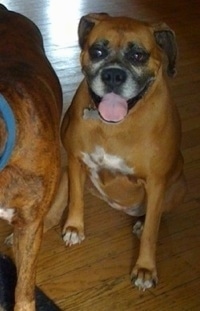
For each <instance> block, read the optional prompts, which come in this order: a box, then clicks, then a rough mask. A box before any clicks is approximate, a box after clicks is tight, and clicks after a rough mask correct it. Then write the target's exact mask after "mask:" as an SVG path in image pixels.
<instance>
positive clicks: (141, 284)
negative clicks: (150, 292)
mask: <svg viewBox="0 0 200 311" xmlns="http://www.w3.org/2000/svg"><path fill="white" fill-rule="evenodd" d="M135 286H137V287H138V288H139V289H142V290H143V291H145V290H146V289H148V288H151V287H152V286H153V281H152V280H146V281H144V280H143V279H141V278H138V279H136V280H135Z"/></svg>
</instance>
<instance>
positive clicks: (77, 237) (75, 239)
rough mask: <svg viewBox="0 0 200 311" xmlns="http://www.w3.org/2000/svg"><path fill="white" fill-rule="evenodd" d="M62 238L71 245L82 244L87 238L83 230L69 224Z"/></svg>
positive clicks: (67, 244)
mask: <svg viewBox="0 0 200 311" xmlns="http://www.w3.org/2000/svg"><path fill="white" fill-rule="evenodd" d="M62 238H63V241H64V242H65V244H66V246H71V245H75V244H80V243H81V242H82V241H83V240H84V239H85V235H84V232H83V231H82V230H78V229H77V228H75V227H73V226H68V227H66V228H65V229H64V230H63V234H62Z"/></svg>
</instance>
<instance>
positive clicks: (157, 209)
mask: <svg viewBox="0 0 200 311" xmlns="http://www.w3.org/2000/svg"><path fill="white" fill-rule="evenodd" d="M146 190H147V196H148V202H147V211H146V217H145V223H144V228H143V232H142V235H141V242H140V252H139V257H138V260H137V262H136V265H135V267H134V268H133V270H132V273H131V278H132V282H133V283H134V285H135V286H137V287H138V288H139V289H142V290H145V289H147V288H150V287H152V286H155V285H156V284H157V281H158V278H157V269H156V258H155V257H156V244H157V237H158V231H159V225H160V219H161V215H162V211H163V202H164V195H165V185H164V184H163V181H157V182H155V181H153V182H152V181H151V182H150V183H149V184H147V189H146Z"/></svg>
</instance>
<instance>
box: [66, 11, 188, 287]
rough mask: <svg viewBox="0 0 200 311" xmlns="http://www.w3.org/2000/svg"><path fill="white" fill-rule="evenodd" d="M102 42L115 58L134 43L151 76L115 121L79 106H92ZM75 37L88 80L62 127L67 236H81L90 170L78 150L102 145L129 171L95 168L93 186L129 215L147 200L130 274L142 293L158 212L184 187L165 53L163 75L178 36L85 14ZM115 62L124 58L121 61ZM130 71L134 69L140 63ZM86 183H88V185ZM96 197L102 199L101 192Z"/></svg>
mask: <svg viewBox="0 0 200 311" xmlns="http://www.w3.org/2000/svg"><path fill="white" fill-rule="evenodd" d="M102 39H104V40H105V41H106V42H107V41H108V42H109V53H111V52H110V51H112V53H113V55H115V57H116V58H117V57H119V56H118V54H117V51H120V50H122V51H123V49H125V47H126V45H127V44H128V42H136V43H139V44H140V45H141V46H143V47H144V48H145V49H146V50H147V51H148V52H149V53H150V57H149V60H148V63H147V64H145V65H144V66H143V67H141V68H142V69H141V70H140V71H139V72H140V75H144V76H146V75H148V74H151V75H152V76H153V77H154V81H153V83H152V84H151V85H150V86H149V87H148V90H147V91H146V93H145V94H143V97H142V98H140V99H139V100H138V102H137V103H136V104H135V106H134V107H133V108H132V109H130V111H129V112H128V114H127V116H126V117H125V118H124V120H123V121H122V122H119V123H109V122H104V121H103V120H102V119H101V118H97V119H94V118H91V119H90V118H88V119H87V120H86V119H84V118H83V111H84V109H86V108H88V107H89V108H93V109H96V108H95V104H94V101H93V98H91V97H90V93H89V91H88V85H89V86H91V83H92V81H93V75H92V74H91V72H92V73H93V71H94V70H95V68H96V67H97V65H98V62H96V63H93V61H92V60H91V59H90V55H89V53H88V51H89V48H90V47H91V46H92V45H93V44H94V43H95V42H96V41H98V40H102ZM79 42H80V46H81V49H82V50H81V65H82V68H83V72H84V74H85V76H86V78H85V79H84V80H83V82H82V83H81V85H80V86H79V88H78V90H77V92H76V94H75V97H74V99H73V101H72V104H71V106H70V108H69V110H68V111H67V113H66V114H65V117H64V120H63V124H62V141H63V144H64V146H65V148H66V150H67V155H68V175H69V214H68V219H67V221H66V223H65V225H64V228H63V235H64V240H65V242H66V244H67V245H71V244H76V243H78V242H81V241H82V240H83V239H84V222H83V214H84V211H83V210H84V202H83V190H84V184H85V181H86V180H87V179H88V177H89V170H88V169H87V167H86V165H85V164H84V163H83V158H82V153H83V152H84V153H87V154H91V153H92V152H94V149H95V147H96V146H100V147H102V148H103V149H104V150H105V152H106V153H107V154H110V155H114V156H117V157H119V158H121V159H123V160H124V162H125V164H126V165H127V166H128V167H129V168H132V169H133V172H134V173H133V174H132V175H130V174H128V175H125V174H119V173H117V171H115V172H110V171H109V170H107V169H106V170H105V169H103V170H101V171H99V180H98V183H99V185H100V186H101V189H103V192H104V193H105V195H106V196H107V198H106V201H107V202H108V203H111V205H112V202H113V201H115V202H117V203H118V205H120V206H121V208H120V209H121V210H123V211H125V212H127V213H129V212H130V205H131V206H136V207H137V208H138V206H141V207H144V205H145V209H146V219H145V224H144V229H143V233H142V236H141V244H140V251H139V257H138V260H137V262H136V264H135V266H134V268H133V270H132V273H131V277H132V280H133V282H134V283H135V285H136V286H138V287H139V288H142V289H144V290H145V289H146V288H149V287H151V286H153V285H154V284H156V283H157V271H156V260H155V256H156V241H157V235H158V230H159V224H160V219H161V215H162V213H163V212H164V211H165V210H169V209H170V208H174V207H175V206H176V205H177V204H178V203H180V201H181V200H182V198H183V195H184V192H185V180H184V176H183V171H182V170H183V159H182V155H181V152H180V141H181V126H180V120H179V116H178V112H177V108H176V106H175V104H174V102H173V100H172V98H171V95H170V92H169V88H168V82H167V78H166V75H165V72H164V71H165V68H164V67H165V66H164V63H165V62H164V52H165V54H166V56H167V58H168V69H167V70H168V74H169V75H173V74H174V73H175V61H176V44H175V36H174V33H173V32H172V31H171V30H170V29H169V28H168V27H167V26H166V25H165V24H160V25H152V24H148V23H143V22H139V21H136V20H133V19H131V18H125V17H116V18H114V17H110V16H108V15H106V14H89V15H87V16H84V17H82V19H81V21H80V24H79ZM115 53H116V54H115ZM122 53H123V52H122ZM106 61H107V60H106V59H105V63H104V60H102V68H103V67H104V66H107V63H106ZM115 61H116V59H115ZM117 61H118V59H117ZM107 62H109V61H107ZM119 62H122V60H121V58H120V61H119ZM111 65H112V60H111V61H110V66H111ZM99 66H100V65H99ZM120 66H121V63H120ZM126 66H127V62H126ZM129 66H130V68H131V65H130V64H129ZM134 69H135V68H134ZM135 70H136V72H138V67H137V68H136V69H135ZM97 74H98V72H97ZM89 184H90V187H91V182H90V183H89ZM95 192H97V190H95ZM98 195H99V196H101V197H102V195H101V194H100V193H99V192H98ZM102 198H103V199H105V197H102Z"/></svg>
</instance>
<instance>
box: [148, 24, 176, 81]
mask: <svg viewBox="0 0 200 311" xmlns="http://www.w3.org/2000/svg"><path fill="white" fill-rule="evenodd" d="M153 30H154V37H155V40H156V43H157V44H158V45H159V46H160V47H161V49H163V50H164V51H165V53H166V55H167V58H168V67H167V73H168V75H169V76H171V77H173V76H174V75H175V74H176V59H177V44H176V37H175V33H174V31H173V30H171V29H170V28H169V27H168V26H167V25H166V24H165V23H160V24H156V25H153Z"/></svg>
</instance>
